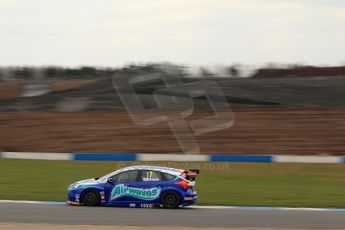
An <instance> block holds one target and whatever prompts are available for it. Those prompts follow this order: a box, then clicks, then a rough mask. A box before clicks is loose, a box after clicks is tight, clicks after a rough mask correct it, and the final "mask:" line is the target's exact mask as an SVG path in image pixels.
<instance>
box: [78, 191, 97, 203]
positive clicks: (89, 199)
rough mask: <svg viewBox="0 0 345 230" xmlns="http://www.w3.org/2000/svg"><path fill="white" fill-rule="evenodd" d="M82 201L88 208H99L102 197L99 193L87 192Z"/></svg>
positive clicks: (84, 193)
mask: <svg viewBox="0 0 345 230" xmlns="http://www.w3.org/2000/svg"><path fill="white" fill-rule="evenodd" d="M81 201H82V203H83V204H84V205H86V206H97V205H99V203H100V201H101V197H100V195H99V193H98V192H97V191H94V190H87V191H85V192H83V194H82V199H81Z"/></svg>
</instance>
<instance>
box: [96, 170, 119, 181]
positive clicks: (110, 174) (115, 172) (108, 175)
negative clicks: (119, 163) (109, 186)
mask: <svg viewBox="0 0 345 230" xmlns="http://www.w3.org/2000/svg"><path fill="white" fill-rule="evenodd" d="M121 171H122V170H121V169H119V170H116V171H114V172H111V173H108V174H107V175H105V176H102V177H100V178H99V179H97V181H98V182H104V181H106V180H107V179H108V177H110V176H112V175H115V174H117V173H119V172H121Z"/></svg>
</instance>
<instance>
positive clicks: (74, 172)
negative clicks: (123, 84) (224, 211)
mask: <svg viewBox="0 0 345 230" xmlns="http://www.w3.org/2000/svg"><path fill="white" fill-rule="evenodd" d="M134 163H135V164H137V162H100V161H44V160H19V159H0V199H12V200H49V201H64V200H65V197H66V194H65V193H66V187H67V186H68V185H69V184H71V183H73V182H75V181H78V180H81V179H86V178H92V177H97V176H102V175H105V174H107V173H109V172H110V171H114V170H116V169H117V168H119V167H124V166H127V165H131V164H134ZM159 163H161V164H163V165H168V166H176V167H178V166H181V168H184V167H189V166H190V167H198V168H200V169H201V173H200V175H199V177H198V178H197V191H198V195H199V200H198V204H199V205H249V206H286V207H342V208H345V192H344V191H345V165H341V164H280V163H275V164H272V163H271V164H270V163H213V162H210V163H178V162H174V164H172V163H171V162H170V163H169V162H164V163H163V162H152V164H159Z"/></svg>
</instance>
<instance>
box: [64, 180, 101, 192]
mask: <svg viewBox="0 0 345 230" xmlns="http://www.w3.org/2000/svg"><path fill="white" fill-rule="evenodd" d="M97 183H98V182H97V180H96V179H86V180H81V181H77V182H75V183H73V184H71V185H70V186H68V190H74V189H78V188H80V187H82V186H85V185H92V184H97Z"/></svg>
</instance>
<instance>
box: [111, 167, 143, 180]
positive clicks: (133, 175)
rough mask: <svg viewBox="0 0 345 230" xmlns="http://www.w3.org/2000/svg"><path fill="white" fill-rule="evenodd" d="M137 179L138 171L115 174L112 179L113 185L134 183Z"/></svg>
mask: <svg viewBox="0 0 345 230" xmlns="http://www.w3.org/2000/svg"><path fill="white" fill-rule="evenodd" d="M137 177H138V170H131V171H127V172H123V173H120V174H117V175H115V176H113V177H112V181H113V182H114V183H125V182H136V181H137Z"/></svg>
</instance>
